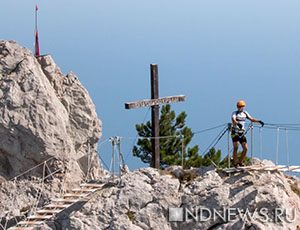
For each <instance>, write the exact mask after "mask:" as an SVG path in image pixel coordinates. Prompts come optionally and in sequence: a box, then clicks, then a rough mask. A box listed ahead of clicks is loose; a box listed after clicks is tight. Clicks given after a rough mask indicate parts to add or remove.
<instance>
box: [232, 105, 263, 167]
mask: <svg viewBox="0 0 300 230" xmlns="http://www.w3.org/2000/svg"><path fill="white" fill-rule="evenodd" d="M236 106H237V111H234V112H233V113H232V116H231V119H232V124H233V125H232V129H231V138H232V143H233V161H234V166H235V167H241V166H245V164H244V163H243V161H244V158H245V156H246V154H247V151H248V145H247V139H246V133H245V121H246V119H248V120H250V121H252V122H258V123H260V124H261V127H263V126H264V122H262V121H261V120H257V119H254V118H252V117H251V116H250V114H249V113H248V112H247V111H244V108H245V106H246V103H245V102H244V101H238V103H237V105H236ZM239 142H240V143H241V145H242V147H243V152H242V155H241V157H240V159H238V156H237V150H238V147H239Z"/></svg>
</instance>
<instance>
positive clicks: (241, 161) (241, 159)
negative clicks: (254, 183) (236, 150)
mask: <svg viewBox="0 0 300 230" xmlns="http://www.w3.org/2000/svg"><path fill="white" fill-rule="evenodd" d="M241 145H242V147H243V152H242V155H241V158H240V163H243V161H244V159H245V157H246V155H247V151H248V144H247V142H243V143H241Z"/></svg>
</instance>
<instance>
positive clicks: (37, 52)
mask: <svg viewBox="0 0 300 230" xmlns="http://www.w3.org/2000/svg"><path fill="white" fill-rule="evenodd" d="M35 56H36V57H39V56H40V45H39V34H38V31H37V30H36V32H35Z"/></svg>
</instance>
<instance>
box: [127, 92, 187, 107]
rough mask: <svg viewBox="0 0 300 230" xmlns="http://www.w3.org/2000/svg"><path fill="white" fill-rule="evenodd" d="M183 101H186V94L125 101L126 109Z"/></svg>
mask: <svg viewBox="0 0 300 230" xmlns="http://www.w3.org/2000/svg"><path fill="white" fill-rule="evenodd" d="M182 101H185V96H184V95H177V96H170V97H161V98H158V99H148V100H142V101H135V102H127V103H125V109H135V108H140V107H146V106H154V105H160V104H169V103H174V102H182Z"/></svg>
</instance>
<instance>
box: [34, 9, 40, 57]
mask: <svg viewBox="0 0 300 230" xmlns="http://www.w3.org/2000/svg"><path fill="white" fill-rule="evenodd" d="M38 9H39V8H38V6H37V5H35V39H34V40H35V45H34V55H35V57H39V56H40V47H39V35H38V28H37V23H38V22H37V20H38V19H37V11H38Z"/></svg>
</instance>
